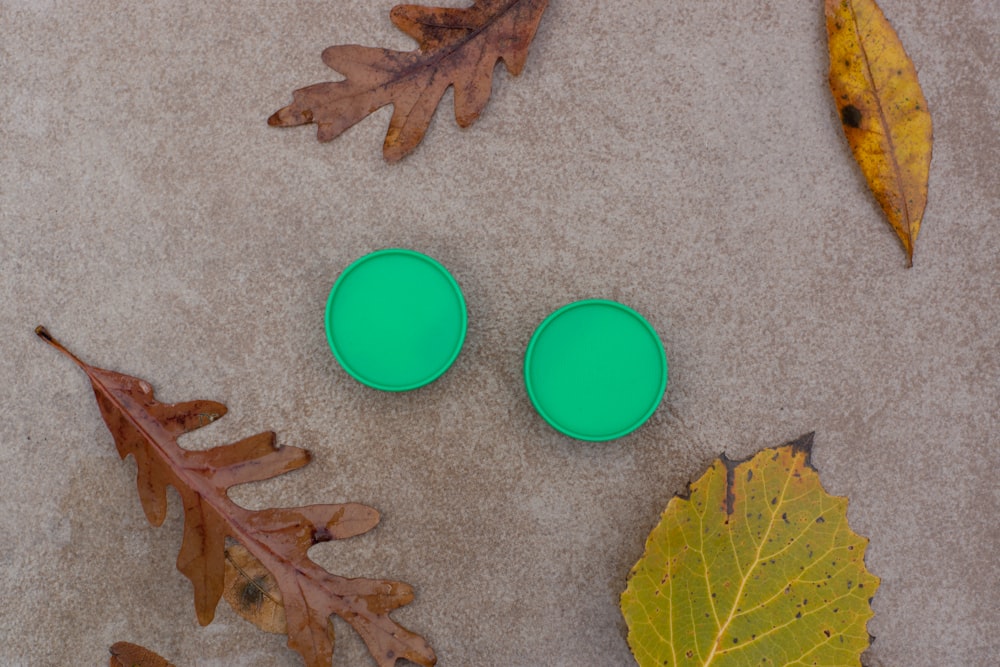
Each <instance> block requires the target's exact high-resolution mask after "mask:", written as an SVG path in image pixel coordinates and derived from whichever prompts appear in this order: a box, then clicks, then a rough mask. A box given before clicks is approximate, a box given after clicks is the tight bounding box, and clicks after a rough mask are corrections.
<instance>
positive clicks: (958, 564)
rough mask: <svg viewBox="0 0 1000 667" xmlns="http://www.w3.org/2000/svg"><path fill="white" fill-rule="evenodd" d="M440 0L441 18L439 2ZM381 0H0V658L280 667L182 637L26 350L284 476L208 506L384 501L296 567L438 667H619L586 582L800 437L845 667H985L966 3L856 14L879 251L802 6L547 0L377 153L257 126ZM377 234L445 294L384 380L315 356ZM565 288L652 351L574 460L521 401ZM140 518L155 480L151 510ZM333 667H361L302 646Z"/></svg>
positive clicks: (605, 579)
mask: <svg viewBox="0 0 1000 667" xmlns="http://www.w3.org/2000/svg"><path fill="white" fill-rule="evenodd" d="M450 4H453V5H455V6H461V5H462V4H464V3H462V2H459V1H455V2H452V3H450ZM391 6H392V3H391V2H371V1H370V0H364V1H362V0H337V1H336V2H333V1H328V2H319V1H318V0H281V1H276V2H239V3H218V2H204V1H198V2H195V1H193V0H188V1H182V0H172V1H166V0H161V1H150V2H125V1H121V0H117V1H112V0H88V1H86V2H84V1H83V0H0V72H2V82H3V85H2V87H0V109H2V112H3V113H2V115H0V147H2V148H0V302H2V305H3V310H2V317H0V341H2V342H0V346H2V347H0V482H2V493H0V503H2V505H0V510H2V511H0V536H2V539H0V590H2V591H3V597H4V599H5V604H4V605H3V610H2V611H0V638H2V641H0V664H3V665H31V666H35V665H102V664H106V659H107V658H106V655H107V647H108V646H109V645H110V644H111V643H112V642H114V641H117V640H128V641H134V642H138V643H142V644H145V645H147V646H149V647H150V648H153V649H155V650H157V651H159V652H161V653H162V654H164V655H165V656H167V657H169V658H170V659H171V660H172V661H173V662H175V663H176V664H177V665H179V666H180V667H194V666H202V667H214V666H223V665H267V666H278V665H281V666H292V665H298V664H300V661H299V658H298V656H297V655H296V654H294V653H292V652H290V651H288V650H287V649H286V648H285V647H284V639H283V638H282V637H279V636H276V635H266V634H263V633H261V632H258V631H257V630H256V629H254V628H253V627H251V626H249V625H248V624H246V623H244V622H243V621H242V620H240V619H238V618H237V617H236V616H235V615H234V614H233V612H232V611H230V609H229V608H228V607H227V606H226V605H224V604H223V605H222V606H220V608H219V611H218V614H217V619H216V621H215V622H214V623H213V624H212V625H210V626H208V627H207V628H204V629H203V628H200V627H199V626H198V624H197V621H196V619H195V615H194V611H193V602H192V596H191V589H190V585H189V583H188V582H187V580H186V579H184V578H183V576H182V575H181V574H180V573H179V572H177V571H176V569H175V568H174V561H175V559H176V555H177V550H178V546H179V543H180V535H181V532H180V527H181V519H180V510H179V508H178V507H177V503H176V502H173V504H172V509H171V513H170V515H169V516H168V518H167V521H166V523H165V525H164V526H163V527H162V528H153V527H151V526H149V525H148V524H147V522H146V520H145V518H144V516H143V513H142V510H141V509H140V506H139V503H138V500H137V498H136V493H135V490H134V464H133V463H132V461H131V460H129V461H128V462H126V463H123V462H121V461H120V460H118V458H117V455H116V453H115V451H114V447H113V443H112V440H111V437H110V435H109V434H108V432H107V429H106V428H105V426H104V424H103V422H102V421H101V418H100V416H99V413H98V410H97V408H96V406H95V404H94V400H93V397H92V394H91V391H90V388H89V385H88V383H87V382H86V380H85V378H84V376H83V374H82V373H80V372H79V370H77V369H76V368H75V367H73V366H72V365H71V364H69V363H68V362H67V361H66V360H65V359H63V358H62V357H60V356H59V355H57V354H56V353H55V352H54V351H53V350H51V349H50V348H48V347H46V346H45V345H43V344H42V343H41V342H39V341H38V340H37V339H36V338H35V336H34V334H33V333H32V330H33V329H34V327H35V325H37V324H45V325H46V326H48V327H49V329H50V330H51V331H52V333H53V334H54V335H55V336H57V337H59V338H60V339H62V340H63V342H64V343H66V344H67V345H68V346H70V347H71V348H73V349H74V350H75V351H77V352H78V353H79V354H80V355H81V356H83V357H84V358H85V359H87V360H89V361H91V362H93V363H95V364H97V365H100V366H104V367H109V368H113V369H115V370H120V371H123V372H127V373H129V374H132V375H136V376H139V377H142V378H145V379H147V380H149V381H150V382H151V383H152V384H153V385H154V386H155V387H156V389H157V391H158V395H159V396H160V398H162V399H164V400H168V401H175V400H187V399H192V398H212V399H216V400H220V401H222V402H224V403H226V404H227V405H229V407H230V410H231V412H230V414H229V415H228V416H227V417H226V418H225V419H223V420H222V421H220V422H219V423H218V424H216V425H213V426H212V427H211V428H208V429H203V430H202V431H199V432H198V433H196V434H193V435H192V436H190V437H188V438H187V439H186V440H185V444H186V446H188V447H208V446H211V445H214V444H221V443H225V442H229V441H232V440H234V439H236V438H239V437H243V436H246V435H250V434H252V433H255V432H257V431H260V430H266V429H274V430H276V431H277V433H278V437H279V439H280V441H281V442H283V443H288V444H295V445H299V446H304V447H308V448H309V449H311V450H312V451H313V452H314V453H315V462H314V463H312V464H311V465H309V466H308V467H307V468H305V469H304V470H302V471H299V472H295V473H293V474H289V475H287V476H284V477H281V478H279V479H276V480H273V481H270V482H267V483H261V484H256V485H251V486H247V487H243V488H240V489H237V490H236V492H235V494H234V495H235V496H236V497H237V499H238V500H239V501H240V502H242V503H244V504H245V505H247V506H251V507H266V506H275V505H290V504H303V503H312V502H338V501H346V500H353V501H358V502H363V503H367V504H370V505H372V506H374V507H377V508H379V509H380V510H381V511H382V513H383V517H384V518H383V522H382V524H381V525H380V527H379V528H378V529H376V530H375V531H373V532H371V533H370V534H367V535H365V536H363V537H359V538H356V539H352V540H349V541H345V542H340V543H337V544H328V545H321V546H320V547H317V548H316V549H315V550H314V551H313V553H314V554H315V555H316V559H317V560H318V561H320V562H321V563H322V564H323V565H325V566H326V567H328V568H329V569H331V570H332V571H334V572H337V573H340V574H344V575H348V576H378V577H390V578H396V579H400V580H403V581H407V582H409V583H411V584H413V585H414V586H415V588H416V591H417V597H416V600H415V601H414V602H413V604H412V605H410V606H409V607H406V608H405V609H403V610H401V611H400V612H398V613H397V614H396V615H395V617H396V618H397V619H398V620H400V621H401V622H402V623H404V624H405V625H407V626H409V627H410V628H412V629H413V630H415V631H417V632H419V633H421V634H423V635H424V636H426V637H427V638H428V640H429V641H430V642H431V644H432V645H433V646H434V647H435V648H436V650H437V651H438V654H439V664H440V665H442V666H456V667H458V666H461V667H465V666H471V665H496V666H516V667H536V666H538V667H540V666H546V667H548V666H556V667H576V666H587V667H589V666H597V667H601V666H618V665H622V666H627V665H632V664H633V662H632V658H631V656H630V653H629V650H628V646H627V644H626V641H625V633H626V629H625V625H624V622H623V621H622V618H621V616H620V613H619V611H618V596H619V594H620V593H621V591H622V590H623V588H624V586H625V578H626V575H627V573H628V570H629V568H630V566H631V565H632V564H633V563H634V562H635V561H636V559H638V558H639V556H640V554H641V552H642V547H643V542H644V540H645V537H646V534H647V533H648V532H649V530H650V529H651V528H652V527H653V525H654V524H655V523H656V521H657V519H658V516H659V513H660V511H661V510H662V509H663V507H664V506H665V505H666V503H667V501H668V500H669V499H670V498H671V497H672V496H673V494H675V493H677V492H679V491H682V490H683V489H684V486H685V483H686V482H687V481H688V480H691V479H694V478H696V477H698V476H699V475H701V473H702V472H703V470H704V469H705V467H707V466H708V465H709V463H710V462H711V461H712V459H713V458H714V457H716V456H717V455H719V454H720V453H721V452H726V453H727V454H728V455H729V456H731V457H734V458H736V457H743V456H747V455H750V454H752V453H753V452H754V451H756V450H757V449H759V448H761V447H765V446H770V445H776V444H780V443H782V442H785V441H787V440H790V439H792V438H795V437H797V436H800V435H802V434H803V433H806V432H809V431H816V446H815V450H814V453H813V461H814V463H815V464H816V466H817V467H818V468H819V470H820V472H821V474H822V478H823V480H824V483H825V485H826V487H827V488H828V490H829V491H830V492H832V493H835V494H838V495H846V496H849V497H850V509H849V518H850V521H851V525H852V526H853V528H854V529H855V530H856V531H858V532H859V533H861V534H863V535H866V536H868V537H870V538H871V546H870V547H869V551H868V564H869V567H870V568H871V570H872V571H873V572H874V573H875V574H877V575H878V576H880V577H881V578H882V586H881V588H880V589H879V591H878V594H877V595H876V596H875V599H874V608H875V612H876V615H875V617H874V619H873V620H872V621H871V623H870V624H869V630H870V631H871V633H872V634H873V635H875V636H876V637H877V639H876V641H875V643H874V646H873V648H872V649H871V650H870V651H869V653H868V655H867V657H866V662H867V663H868V664H869V665H870V666H876V667H902V666H904V665H905V666H907V667H916V666H926V667H945V666H956V667H992V666H994V665H997V664H1000V611H998V600H1000V557H998V556H997V553H998V549H1000V529H998V522H997V516H1000V485H998V483H997V481H996V479H997V473H996V470H997V468H998V466H1000V435H998V432H1000V418H998V413H1000V405H998V401H1000V398H998V396H1000V390H998V376H1000V252H998V242H997V236H996V234H997V224H998V219H1000V177H998V169H997V165H998V164H1000V53H998V51H1000V49H998V43H1000V5H998V4H997V3H996V2H995V1H994V0H967V1H963V2H946V1H944V0H941V1H939V2H920V3H917V2H908V1H906V0H883V2H882V6H883V8H884V10H885V12H886V14H887V15H888V16H889V18H890V20H891V21H892V22H893V24H894V25H895V26H896V28H897V30H898V32H899V34H900V36H901V38H902V40H903V42H904V44H905V45H906V47H907V49H908V51H909V53H910V55H911V57H912V58H913V60H914V61H915V63H916V65H917V67H918V70H919V72H920V80H921V83H922V85H923V88H924V91H925V94H926V96H927V98H928V100H929V104H930V106H931V109H932V113H933V117H934V129H935V132H934V133H935V145H934V160H933V163H932V165H931V182H930V201H929V205H928V207H927V213H926V217H925V222H924V228H923V230H922V233H921V236H920V240H919V242H918V244H917V254H916V266H915V268H913V269H910V270H907V269H905V268H904V265H905V261H904V255H903V252H902V250H901V248H900V246H899V244H898V242H897V240H896V238H895V236H894V234H893V233H892V231H891V230H890V229H889V227H888V226H887V225H886V224H885V223H884V222H883V220H882V217H881V213H880V211H879V210H878V207H877V204H875V202H874V200H873V198H872V197H871V195H870V194H869V193H868V191H867V190H866V186H865V184H864V182H863V180H862V177H861V176H860V174H859V171H858V169H857V167H856V165H855V164H854V163H853V160H852V159H851V156H850V153H849V150H848V148H847V144H846V141H845V139H844V137H843V135H842V132H841V128H840V125H839V119H838V116H837V113H836V110H835V109H834V108H833V104H832V101H831V98H830V94H829V91H828V89H827V84H826V68H827V56H826V52H825V46H826V36H825V30H824V27H823V18H822V6H821V2H819V0H814V1H813V2H800V1H799V0H774V1H764V0H762V1H756V2H722V1H713V2H680V1H676V0H669V1H657V2H654V1H652V0H621V1H620V2H615V3H610V4H609V3H595V2H578V1H573V2H569V1H566V0H552V2H551V4H550V8H549V10H548V12H547V13H546V15H545V17H544V19H543V22H542V25H541V28H540V30H539V32H538V36H537V38H536V41H535V43H534V45H533V47H532V51H531V56H530V58H529V61H528V66H527V68H526V70H525V72H524V74H523V75H522V76H521V77H519V78H517V79H514V78H511V77H510V76H508V75H507V73H506V72H504V71H498V72H497V76H496V85H495V90H494V95H493V99H492V101H491V102H490V104H489V106H488V107H487V109H486V112H485V113H484V114H483V116H482V118H481V119H480V120H479V122H478V123H476V124H475V125H474V126H473V127H472V128H470V129H468V130H462V129H460V128H458V127H457V126H456V125H455V123H454V121H453V120H452V111H451V108H450V105H451V101H452V97H451V94H450V93H449V94H448V95H447V96H446V98H445V102H444V106H443V107H442V108H441V110H440V111H439V112H438V114H437V116H436V117H435V120H434V122H433V124H432V126H431V128H430V131H429V133H428V136H427V139H426V141H425V142H424V144H423V145H422V146H421V147H420V148H419V149H418V150H417V152H416V153H415V154H413V155H412V156H411V157H409V158H408V159H406V160H405V161H403V162H402V163H401V164H398V165H395V166H390V165H387V164H385V163H384V162H383V161H382V158H381V154H380V149H381V141H382V136H383V134H384V131H385V127H386V124H387V122H388V118H389V113H390V111H389V110H388V109H385V110H382V111H380V112H378V113H376V114H374V116H373V117H371V118H369V119H367V120H365V121H364V122H362V123H360V124H359V125H357V126H356V127H355V128H354V129H352V130H350V131H349V132H348V133H347V134H346V135H345V136H343V137H342V138H340V139H338V140H337V141H335V142H333V143H332V144H323V145H321V144H319V143H317V142H316V140H315V135H314V129H313V128H296V129H290V130H278V129H274V128H269V127H267V125H266V124H265V119H266V118H267V116H268V115H270V114H271V113H272V112H273V111H275V110H276V109H278V108H279V107H281V106H284V105H285V104H286V103H288V102H289V101H290V99H291V91H292V90H293V89H294V88H297V87H301V86H303V85H306V84H309V83H314V82H318V81H324V80H330V79H333V78H336V75H335V74H334V73H332V72H331V71H329V70H327V69H326V68H325V66H324V65H323V64H322V62H321V61H320V58H319V54H320V52H321V50H322V49H323V48H324V47H326V46H328V45H331V44H336V43H360V44H369V45H382V46H387V47H392V48H401V49H408V48H411V42H409V40H408V39H407V38H406V37H405V36H404V35H403V34H402V33H400V32H398V31H396V30H395V29H394V28H393V26H392V25H391V23H390V22H389V20H388V12H389V9H390V8H391ZM387 246H405V247H411V248H414V249H417V250H420V251H422V252H425V253H428V254H430V255H432V256H434V257H436V258H437V259H439V260H440V261H442V262H443V263H444V264H445V265H446V266H448V267H449V268H450V269H451V271H452V273H453V274H454V275H455V276H456V278H457V279H458V281H459V282H460V283H461V285H462V287H463V289H464V292H465V295H466V298H467V300H468V307H469V319H470V329H469V336H468V339H467V342H466V345H465V348H464V350H463V352H462V354H461V356H460V357H459V358H458V361H457V362H456V364H455V365H454V367H453V368H452V369H451V370H450V371H449V372H448V373H447V374H446V375H445V376H444V377H442V378H441V379H440V380H439V381H437V382H435V383H434V384H432V385H430V386H428V387H426V388H424V389H421V390H418V391H414V392H411V393H407V394H405V395H389V394H383V393H379V392H376V391H374V390H370V389H368V388H366V387H364V386H361V385H360V384H358V383H356V382H354V381H353V380H351V379H350V378H349V377H348V376H347V374H346V373H344V372H343V371H342V370H341V369H340V368H339V367H338V366H337V364H336V362H335V361H334V359H333V357H332V356H331V354H330V353H329V350H328V348H327V345H326V340H325V338H324V333H323V326H322V312H323V308H324V304H325V299H326V295H327V293H328V291H329V289H330V286H331V284H332V283H333V281H334V279H335V278H336V277H337V275H338V274H339V272H340V271H341V270H342V269H343V268H344V267H345V266H347V264H348V263H350V262H351V261H352V260H353V259H355V258H357V257H359V256H360V255H362V254H365V253H367V252H369V251H371V250H374V249H377V248H381V247H387ZM586 297H607V298H612V299H618V300H620V301H623V302H625V303H627V304H629V305H631V306H633V307H634V308H636V309H638V310H639V311H640V312H642V313H644V314H645V315H646V317H647V318H648V319H649V320H650V322H651V323H652V324H653V325H654V326H655V327H656V329H657V330H658V331H659V332H660V334H661V337H662V339H663V342H664V344H665V347H666V349H667V354H668V356H669V359H670V362H671V376H670V384H669V387H668V389H667V393H666V397H665V401H664V404H663V406H662V407H661V408H660V410H659V411H658V412H657V413H656V414H655V415H654V416H653V418H652V419H651V420H650V421H649V422H648V423H647V424H646V425H645V426H644V427H643V428H642V429H640V430H639V431H638V432H636V433H634V434H633V435H631V436H628V437H626V438H624V439H622V440H620V441H617V442H614V443H609V444H599V445H594V444H584V443H581V442H575V441H573V440H570V439H568V438H565V437H563V436H560V435H559V434H557V433H556V432H555V431H553V430H552V429H550V428H549V427H548V426H546V424H545V423H544V422H543V421H542V420H541V419H540V418H539V417H538V415H537V414H536V413H535V412H534V411H533V409H532V408H531V405H530V403H529V401H528V399H527V397H526V395H525V391H524V388H523V385H522V380H521V363H522V355H523V351H524V348H525V345H526V343H527V341H528V338H529V336H530V335H531V332H532V331H533V330H534V328H535V326H536V325H537V324H538V323H539V322H540V321H541V320H542V318H543V317H544V316H545V315H546V314H547V313H549V312H550V311H552V310H554V309H555V308H557V307H559V306H561V305H563V304H565V303H567V302H570V301H573V300H576V299H580V298H586ZM173 500H174V501H176V496H173ZM338 631H339V635H338V644H337V648H336V655H335V664H336V665H342V666H343V665H351V666H355V665H361V666H364V665H373V664H374V663H373V662H372V661H371V659H370V658H369V657H368V656H367V655H366V654H365V652H364V649H363V646H362V644H361V642H360V640H359V639H358V638H357V636H356V635H354V634H353V633H352V632H351V631H350V630H349V629H348V628H347V627H346V626H345V625H343V624H340V625H338Z"/></svg>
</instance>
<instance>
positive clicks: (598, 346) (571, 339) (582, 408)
mask: <svg viewBox="0 0 1000 667" xmlns="http://www.w3.org/2000/svg"><path fill="white" fill-rule="evenodd" d="M524 383H525V387H526V388H527V391H528V396H529V397H530V398H531V402H532V403H533V404H534V406H535V409H536V410H538V413H539V414H540V415H541V416H542V418H543V419H545V421H547V422H548V423H549V424H550V425H551V426H552V427H553V428H555V429H556V430H557V431H559V432H560V433H563V434H565V435H568V436H570V437H572V438H577V439H578V440H590V441H605V440H613V439H615V438H620V437H622V436H624V435H627V434H629V433H631V432H632V431H634V430H635V429H637V428H639V427H640V426H641V425H642V424H643V423H645V421H646V420H647V419H649V417H651V416H652V414H653V412H655V411H656V408H657V407H658V406H659V405H660V401H661V400H662V399H663V393H664V391H665V390H666V387H667V356H666V353H665V352H664V350H663V344H662V343H661V342H660V338H659V336H657V334H656V330H655V329H653V327H652V326H651V325H650V324H649V322H647V321H646V319H645V318H644V317H643V316H642V315H640V314H639V313H637V312H636V311H634V310H632V309H631V308H629V307H628V306H625V305H622V304H620V303H618V302H616V301H607V300H604V299H590V300H586V301H577V302H575V303H571V304H569V305H567V306H563V307H562V308H560V309H559V310H557V311H555V312H554V313H552V314H551V315H549V316H548V317H547V318H546V319H545V320H544V321H543V322H542V323H541V324H540V325H539V326H538V329H536V330H535V333H534V335H533V336H532V337H531V342H530V343H529V344H528V350H527V352H526V353H525V357H524Z"/></svg>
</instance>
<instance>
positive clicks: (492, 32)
mask: <svg viewBox="0 0 1000 667" xmlns="http://www.w3.org/2000/svg"><path fill="white" fill-rule="evenodd" d="M547 5H548V0H476V1H475V2H474V3H473V4H472V6H471V7H466V8H445V7H424V6H420V5H398V6H396V7H394V8H393V9H392V12H391V13H390V18H391V19H392V22H393V23H394V24H395V25H396V27H397V28H399V29H400V30H402V31H403V32H405V33H406V34H407V35H409V36H410V37H412V38H413V39H415V40H416V41H417V43H418V44H419V48H418V49H417V50H416V51H392V50H389V49H380V48H372V47H366V46H356V45H345V46H331V47H329V48H327V49H326V50H325V51H323V62H325V63H326V64H327V65H328V66H329V67H331V68H332V69H335V70H337V71H338V72H340V73H341V74H343V75H344V76H345V77H346V79H345V80H343V81H337V82H327V83H317V84H314V85H312V86H308V87H306V88H301V89H299V90H296V91H295V92H294V93H292V103H291V104H290V105H289V106H287V107H284V108H282V109H280V110H278V111H277V112H276V113H274V114H273V115H272V116H271V117H270V118H269V119H268V121H267V122H268V124H269V125H272V126H280V127H290V126H294V125H304V124H306V123H316V125H317V126H318V129H317V137H318V139H319V140H320V141H330V140H332V139H334V138H336V137H338V136H339V135H340V134H342V133H343V132H344V131H345V130H347V129H348V128H349V127H351V126H352V125H354V124H355V123H357V122H358V121H360V120H362V119H363V118H365V117H366V116H368V115H369V114H371V113H373V112H375V111H377V110H378V109H381V108H382V107H384V106H386V105H388V104H391V105H392V106H393V113H392V120H391V121H390V122H389V130H388V132H387V133H386V136H385V143H384V145H383V147H382V154H383V156H384V157H385V159H386V160H387V161H388V162H396V161H398V160H400V159H401V158H403V157H405V156H406V155H408V154H409V153H411V152H412V151H413V150H414V149H415V148H416V147H417V145H418V144H419V143H420V142H421V141H422V140H423V138H424V133H425V132H426V131H427V128H428V126H429V125H430V122H431V118H432V117H433V116H434V111H435V110H436V109H437V107H438V104H439V103H440V101H441V97H442V96H443V95H444V93H445V91H446V90H447V89H448V87H449V86H454V87H455V120H456V121H457V122H458V124H459V125H460V126H461V127H468V126H469V125H471V124H472V123H473V122H475V120H476V119H477V118H479V114H480V113H482V111H483V108H484V107H485V106H486V103H487V102H488V101H489V98H490V92H491V90H492V85H493V69H494V68H495V67H496V64H497V61H499V60H502V61H503V62H504V64H505V65H506V66H507V71H509V72H510V73H511V74H512V75H514V76H517V75H518V74H520V73H521V71H522V70H523V69H524V65H525V62H526V60H527V57H528V47H529V46H530V45H531V40H532V39H533V38H534V36H535V31H536V30H537V29H538V23H539V21H541V18H542V14H543V13H544V12H545V8H546V6H547Z"/></svg>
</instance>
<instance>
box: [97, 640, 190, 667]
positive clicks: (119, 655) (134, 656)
mask: <svg viewBox="0 0 1000 667" xmlns="http://www.w3.org/2000/svg"><path fill="white" fill-rule="evenodd" d="M108 664H109V667H174V665H173V663H169V662H167V661H166V660H164V659H163V658H162V657H160V656H158V655H157V654H155V653H153V652H152V651H150V650H149V649H148V648H143V647H141V646H138V645H136V644H130V643H128V642H116V643H115V644H113V645H112V646H111V661H110V662H109V663H108Z"/></svg>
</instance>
